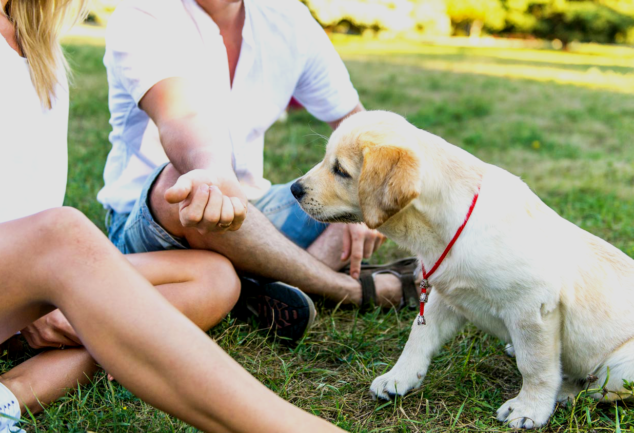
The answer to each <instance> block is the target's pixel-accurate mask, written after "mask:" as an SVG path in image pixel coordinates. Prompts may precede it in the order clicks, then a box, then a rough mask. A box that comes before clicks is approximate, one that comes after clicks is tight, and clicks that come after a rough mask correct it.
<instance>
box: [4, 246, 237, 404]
mask: <svg viewBox="0 0 634 433" xmlns="http://www.w3.org/2000/svg"><path fill="white" fill-rule="evenodd" d="M126 258H127V259H128V261H129V262H130V263H132V265H133V266H134V267H135V269H136V270H137V271H139V272H140V273H141V275H143V276H144V277H145V278H146V279H147V280H148V281H149V282H150V283H151V284H152V285H154V286H155V287H156V289H157V290H158V291H159V292H160V293H161V294H162V295H163V296H164V297H165V298H166V299H167V300H168V301H170V303H171V304H172V305H174V306H175V307H176V308H177V309H178V310H179V311H180V312H181V313H183V314H185V315H186V316H187V317H188V318H189V319H190V320H191V321H193V322H194V323H195V324H196V325H197V326H198V327H199V328H201V329H202V330H203V331H207V330H209V329H211V328H212V327H213V326H214V325H216V324H217V323H218V322H220V320H222V319H223V318H224V317H225V316H226V315H227V314H228V313H229V311H231V309H232V308H233V306H234V305H235V303H236V301H237V299H238V296H239V294H240V282H239V280H238V277H237V275H236V274H235V272H234V270H233V266H232V265H231V263H230V262H229V261H228V260H227V259H226V258H224V257H222V256H220V255H219V254H216V253H212V252H208V251H200V250H191V251H161V252H155V253H145V254H130V255H128V256H126ZM98 370H99V369H98V367H97V364H96V363H95V361H94V360H93V359H92V357H91V356H90V355H89V354H88V352H87V351H86V350H85V349H84V348H81V347H80V348H67V349H65V350H49V351H46V352H43V353H40V354H38V355H36V356H34V357H33V358H31V359H29V360H27V361H25V362H23V363H22V364H20V365H18V366H16V367H15V368H13V369H11V370H10V371H8V372H7V373H5V374H4V375H2V376H0V382H1V383H2V384H3V385H5V386H6V387H7V388H9V389H10V390H11V391H12V392H13V394H14V395H15V396H16V397H17V399H18V401H19V402H20V409H21V411H22V413H24V412H25V409H26V408H28V409H29V410H30V411H31V413H33V414H37V413H39V412H41V411H42V410H43V409H44V408H45V407H46V406H48V405H49V404H51V403H53V402H55V401H56V400H57V399H59V398H60V397H63V396H64V395H66V394H67V393H68V392H69V390H73V389H75V388H76V387H77V386H78V385H82V384H85V383H87V382H88V381H89V380H90V379H92V378H93V377H94V374H95V373H96V372H97V371H98Z"/></svg>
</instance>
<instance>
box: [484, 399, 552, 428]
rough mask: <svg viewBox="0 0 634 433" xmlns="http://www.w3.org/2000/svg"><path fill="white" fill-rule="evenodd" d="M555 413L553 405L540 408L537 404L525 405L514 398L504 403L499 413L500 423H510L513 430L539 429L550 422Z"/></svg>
mask: <svg viewBox="0 0 634 433" xmlns="http://www.w3.org/2000/svg"><path fill="white" fill-rule="evenodd" d="M552 413H553V407H552V405H551V406H549V407H545V405H542V407H540V405H539V404H537V403H536V402H532V403H530V402H529V403H525V402H523V401H521V400H520V399H519V398H517V397H516V398H513V399H511V400H509V401H507V402H506V403H504V404H503V405H502V406H501V407H500V408H499V409H498V411H497V419H498V421H502V422H508V423H509V426H510V427H511V428H525V429H531V428H538V427H541V426H543V425H545V424H546V423H547V422H548V418H550V415H551V414H552Z"/></svg>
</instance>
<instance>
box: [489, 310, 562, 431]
mask: <svg viewBox="0 0 634 433" xmlns="http://www.w3.org/2000/svg"><path fill="white" fill-rule="evenodd" d="M542 310H543V309H542ZM505 322H506V326H507V329H508V331H509V333H510V334H511V339H512V340H513V347H514V348H515V355H516V356H515V358H516V360H517V367H518V368H519V370H520V373H522V379H523V385H522V389H521V391H520V393H519V394H518V395H517V397H515V398H513V399H511V400H509V401H507V402H506V403H504V404H503V405H502V406H501V407H500V409H498V412H497V418H498V420H500V421H504V422H508V423H509V425H510V427H512V428H535V427H541V426H543V425H544V424H546V423H547V422H548V418H550V415H551V414H552V412H553V409H554V407H555V400H556V397H557V392H558V391H559V388H560V386H561V366H560V357H561V341H560V332H559V331H560V314H559V309H557V308H555V309H553V310H551V311H549V312H545V311H537V312H533V313H527V314H525V315H520V316H519V317H517V316H515V317H513V318H512V319H511V318H509V319H507V320H505Z"/></svg>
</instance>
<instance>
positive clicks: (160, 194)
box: [148, 164, 185, 238]
mask: <svg viewBox="0 0 634 433" xmlns="http://www.w3.org/2000/svg"><path fill="white" fill-rule="evenodd" d="M179 176H180V173H179V172H178V171H177V170H176V168H174V166H173V165H172V164H167V165H166V166H165V168H164V169H163V171H161V173H160V174H159V175H158V177H157V178H156V181H155V182H154V185H152V188H151V189H150V191H149V196H150V198H149V200H148V206H149V207H150V211H151V212H152V215H153V216H154V219H155V220H156V222H157V223H159V224H160V225H161V227H163V228H164V229H165V230H167V231H168V232H169V233H170V234H171V235H173V236H177V237H180V238H183V237H185V230H184V228H183V226H182V225H181V224H180V221H179V219H178V205H173V204H170V203H168V202H167V200H165V191H167V190H168V189H169V188H171V187H172V186H173V185H174V184H175V183H176V181H177V180H178V177H179Z"/></svg>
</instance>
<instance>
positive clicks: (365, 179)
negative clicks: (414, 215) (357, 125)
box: [359, 146, 420, 229]
mask: <svg viewBox="0 0 634 433" xmlns="http://www.w3.org/2000/svg"><path fill="white" fill-rule="evenodd" d="M419 170H420V167H419V161H418V158H417V157H416V155H415V154H414V152H413V151H411V150H409V149H403V148H400V147H396V146H368V147H366V148H365V149H364V152H363V168H362V169H361V175H360V176H359V204H360V206H361V212H362V213H363V221H364V222H365V224H366V225H367V226H368V227H370V228H371V229H375V228H377V227H379V226H380V225H382V224H383V223H384V222H385V221H387V220H388V218H390V217H391V216H392V215H394V214H396V213H397V212H399V211H400V210H401V209H403V208H404V207H405V206H407V205H408V204H409V203H410V202H411V201H412V200H414V199H415V198H416V197H418V196H419V195H420V181H419V179H420V171H419Z"/></svg>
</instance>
